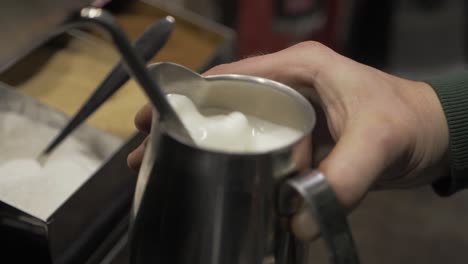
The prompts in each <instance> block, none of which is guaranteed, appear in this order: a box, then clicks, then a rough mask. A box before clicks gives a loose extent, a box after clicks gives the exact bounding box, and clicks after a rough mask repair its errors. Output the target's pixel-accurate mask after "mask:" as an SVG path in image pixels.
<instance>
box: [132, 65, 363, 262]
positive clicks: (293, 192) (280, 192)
mask: <svg viewBox="0 0 468 264" xmlns="http://www.w3.org/2000/svg"><path fill="white" fill-rule="evenodd" d="M149 71H150V72H151V74H152V77H153V78H154V80H155V81H158V82H159V83H160V85H161V87H163V89H164V90H165V92H166V93H178V94H183V95H186V96H188V97H189V98H191V99H192V100H193V101H194V103H195V104H196V105H197V106H199V107H200V106H203V107H214V108H224V109H230V110H237V111H240V112H243V113H245V114H248V115H252V116H256V117H259V118H262V119H265V120H269V121H272V122H275V123H278V124H282V125H286V126H289V127H291V128H295V129H298V130H300V131H302V132H303V136H302V137H301V138H300V139H299V140H297V141H296V142H294V143H292V144H290V145H288V146H284V147H282V148H279V149H274V150H271V151H268V152H256V153H229V152H223V151H212V150H206V149H202V148H199V147H196V146H193V145H190V144H186V143H184V142H183V140H182V139H181V137H179V136H178V135H177V134H175V133H174V132H173V131H168V130H167V129H165V127H164V123H160V122H158V118H157V115H155V114H154V115H153V123H152V128H151V133H150V139H149V142H148V143H147V147H146V151H145V156H144V160H143V164H142V167H141V170H140V175H139V179H138V183H137V189H136V193H135V201H134V206H133V211H132V223H131V234H130V251H131V263H133V264H136V263H138V264H147V263H158V264H169V263H170V264H262V263H272V262H273V263H277V264H286V263H297V262H301V261H303V260H301V257H300V256H298V255H297V248H298V245H299V244H300V242H299V241H297V240H296V239H294V237H293V236H292V234H291V232H290V230H289V227H288V221H287V220H288V219H289V218H290V217H291V215H292V214H293V213H294V212H295V211H297V210H298V208H296V207H297V206H296V205H297V204H298V203H297V200H298V198H301V199H302V200H303V201H304V204H306V206H307V207H309V211H310V213H311V214H312V216H313V217H312V218H313V219H315V221H316V224H317V225H318V226H319V227H320V232H321V237H322V239H324V240H325V242H326V245H327V249H328V251H329V256H330V261H331V263H339V264H344V263H347V264H355V263H358V257H357V254H356V251H355V248H354V243H353V240H352V237H351V233H350V230H349V227H348V224H347V221H346V214H345V211H344V209H343V208H341V207H340V204H339V202H338V201H337V199H336V197H335V195H334V193H333V192H332V190H331V189H330V187H329V186H328V185H327V182H326V180H325V177H324V176H323V175H322V174H321V173H320V172H318V171H314V170H311V169H310V168H309V166H310V163H311V140H312V139H311V132H312V129H313V127H314V124H315V113H314V110H313V108H312V107H311V105H310V104H309V102H308V101H307V100H306V99H305V98H304V97H303V96H301V95H300V94H299V93H297V92H296V91H295V90H293V89H291V88H289V87H287V86H285V85H283V84H280V83H278V82H274V81H270V80H266V79H262V78H257V77H250V76H240V75H218V76H209V77H202V76H200V75H198V74H196V73H194V72H192V71H190V70H188V69H186V68H183V67H181V66H178V65H175V64H171V63H161V64H154V65H151V66H150V68H149ZM233 144H235V142H233Z"/></svg>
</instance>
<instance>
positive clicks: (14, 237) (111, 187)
mask: <svg viewBox="0 0 468 264" xmlns="http://www.w3.org/2000/svg"><path fill="white" fill-rule="evenodd" d="M0 111H3V112H8V111H10V112H15V113H18V114H21V115H25V116H28V117H30V118H33V119H35V120H39V121H40V122H41V123H44V124H47V125H48V126H51V127H55V128H59V127H61V126H63V125H64V124H65V122H66V120H67V117H66V116H65V115H64V114H63V113H61V112H59V111H56V110H54V109H52V108H50V107H47V106H45V105H42V104H41V103H38V102H37V101H36V100H34V99H33V98H30V97H28V96H25V95H22V94H20V93H18V92H16V91H14V89H12V88H11V87H7V86H6V85H4V84H1V83H0ZM73 136H74V137H75V138H76V139H78V140H79V141H81V142H83V143H84V144H92V145H93V149H95V150H96V151H98V152H99V153H98V155H100V156H101V157H102V158H103V159H102V165H101V166H100V168H99V169H98V170H97V171H96V172H95V173H94V174H93V175H91V176H90V177H89V178H88V180H86V181H85V182H84V184H82V185H81V186H77V190H76V191H75V192H74V193H73V194H71V196H70V197H69V198H68V199H66V200H64V201H63V203H62V204H61V205H60V206H58V207H57V208H56V209H55V210H54V211H53V213H51V214H50V215H48V216H47V217H43V218H38V217H35V216H33V215H31V214H30V213H29V212H28V211H25V210H23V209H22V208H15V207H13V206H11V205H9V204H6V203H4V202H2V201H0V234H2V235H1V236H0V248H1V251H2V260H3V259H11V260H13V262H14V263H26V262H25V261H26V260H31V259H34V260H35V263H84V262H85V261H86V260H87V259H88V258H89V257H90V256H91V254H92V253H93V252H94V251H95V249H96V248H97V247H98V246H99V245H100V244H101V243H102V242H103V241H104V239H105V238H106V237H107V236H108V233H109V232H111V231H112V230H113V229H115V226H117V225H118V224H119V222H121V221H122V219H123V218H125V217H126V215H127V214H128V210H129V208H130V204H131V200H132V196H133V190H134V184H135V180H136V176H135V175H134V174H133V173H132V172H131V171H130V170H129V169H128V168H127V166H126V162H125V159H126V156H127V153H128V152H129V151H130V150H131V149H132V148H133V147H135V145H136V144H137V143H138V142H139V141H140V140H141V136H140V138H138V136H136V137H133V138H132V139H131V140H130V141H129V142H128V143H126V144H125V145H123V146H121V144H122V140H121V139H118V138H117V137H114V136H112V135H110V134H108V133H105V132H103V131H100V130H98V129H96V128H93V127H90V126H87V125H84V126H82V127H81V128H80V129H79V130H77V131H76V132H75V134H74V135H73ZM1 140H9V139H1ZM39 140H41V139H39ZM43 140H46V139H43ZM106 157H107V158H106ZM64 174H65V172H64ZM64 176H65V175H64ZM35 199H38V202H40V199H41V197H35Z"/></svg>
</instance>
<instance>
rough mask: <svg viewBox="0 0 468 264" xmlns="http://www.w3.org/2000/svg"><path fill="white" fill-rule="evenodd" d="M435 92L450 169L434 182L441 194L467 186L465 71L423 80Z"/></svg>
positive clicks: (467, 80) (467, 81) (467, 82)
mask: <svg viewBox="0 0 468 264" xmlns="http://www.w3.org/2000/svg"><path fill="white" fill-rule="evenodd" d="M426 82H427V83H429V84H430V85H431V86H432V87H433V88H434V90H435V92H436V93H437V96H438V97H439V100H440V102H441V104H442V107H443V109H444V112H445V117H446V118H447V121H448V128H449V134H450V141H449V142H450V166H451V173H450V175H448V176H447V177H443V178H442V179H440V180H439V181H438V182H435V183H434V184H433V187H434V190H435V191H436V192H437V193H438V194H439V195H442V196H448V195H451V194H453V193H455V192H457V191H459V190H461V189H464V188H468V72H458V73H453V74H450V75H448V76H444V77H439V78H436V79H432V80H428V81H426Z"/></svg>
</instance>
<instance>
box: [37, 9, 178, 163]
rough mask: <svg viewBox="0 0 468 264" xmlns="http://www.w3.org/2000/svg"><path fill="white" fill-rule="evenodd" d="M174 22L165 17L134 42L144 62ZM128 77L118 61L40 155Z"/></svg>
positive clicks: (69, 131) (162, 42) (97, 106)
mask: <svg viewBox="0 0 468 264" xmlns="http://www.w3.org/2000/svg"><path fill="white" fill-rule="evenodd" d="M174 23H175V20H174V18H173V17H170V16H168V17H166V18H164V19H162V20H160V21H158V22H156V23H154V24H152V25H151V26H150V27H149V28H147V29H146V30H145V32H143V34H142V35H141V36H140V37H139V38H138V39H137V40H136V42H135V44H134V50H135V51H136V53H137V54H138V55H141V57H142V58H143V60H144V61H145V62H148V61H149V60H150V59H151V58H153V57H154V55H155V54H156V53H157V52H158V51H159V50H160V49H161V48H162V47H163V46H164V45H165V44H166V42H167V40H168V39H169V36H170V34H171V32H172V31H173V29H174ZM129 78H130V76H129V74H128V72H127V70H126V69H125V65H124V62H123V61H120V62H119V63H118V64H117V65H115V66H114V68H113V69H112V70H111V72H110V73H109V74H108V75H107V77H106V78H105V79H104V80H103V81H102V82H101V84H100V85H99V86H98V87H97V88H96V90H95V92H94V93H93V94H92V95H91V96H90V97H89V98H88V100H87V101H86V103H85V104H84V105H83V106H82V107H81V109H80V110H79V111H78V112H77V113H76V114H75V116H73V118H72V119H71V120H70V121H69V122H68V124H67V125H66V126H65V128H63V130H62V131H61V132H60V133H59V134H58V135H57V136H56V137H55V138H54V140H53V141H52V142H51V143H50V144H49V145H48V146H47V148H46V149H45V150H44V151H43V153H42V155H47V154H49V153H51V152H52V151H53V150H54V149H55V148H56V147H57V146H58V145H59V144H60V143H61V142H62V141H63V140H64V139H65V138H66V137H67V136H68V135H69V134H71V133H72V132H73V131H74V130H75V129H76V128H77V127H78V126H80V125H81V124H82V123H83V122H84V121H85V120H86V119H87V118H88V117H89V116H90V115H91V114H93V113H94V112H95V111H96V110H97V109H98V108H99V107H100V106H101V105H102V104H103V103H104V102H105V101H106V100H107V99H109V98H110V97H111V96H112V95H113V94H114V93H115V92H117V90H118V89H119V88H120V87H121V86H122V85H123V84H125V82H127V81H128V80H129Z"/></svg>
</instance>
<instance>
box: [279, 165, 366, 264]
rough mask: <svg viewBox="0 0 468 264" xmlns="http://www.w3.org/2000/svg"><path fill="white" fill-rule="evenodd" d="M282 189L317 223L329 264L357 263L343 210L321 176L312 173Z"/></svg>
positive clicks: (291, 180) (323, 176)
mask: <svg viewBox="0 0 468 264" xmlns="http://www.w3.org/2000/svg"><path fill="white" fill-rule="evenodd" d="M284 186H285V188H284V189H283V190H282V191H283V192H291V191H292V190H294V191H295V192H297V193H299V194H300V195H301V197H302V198H303V199H304V201H305V203H306V206H307V209H308V211H309V213H310V215H312V219H313V220H314V221H317V222H316V223H313V224H315V225H316V226H318V227H320V228H319V230H320V231H321V237H322V238H323V239H324V241H325V244H326V245H327V247H328V250H329V252H330V254H329V258H330V263H336V264H357V263H359V258H358V255H357V250H356V248H355V245H354V241H353V237H352V234H351V230H350V228H349V225H348V222H347V221H346V210H345V209H344V208H342V206H341V204H340V203H339V201H338V199H337V197H336V195H335V193H334V192H333V191H332V189H331V188H330V186H329V185H328V183H327V181H326V178H325V175H323V173H321V172H319V171H317V170H312V171H309V172H306V173H304V174H302V175H301V176H297V177H294V178H292V179H290V180H288V182H287V184H285V185H284ZM288 189H289V190H288ZM284 195H286V194H284ZM289 195H291V193H290V194H289ZM286 196H288V195H286Z"/></svg>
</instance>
